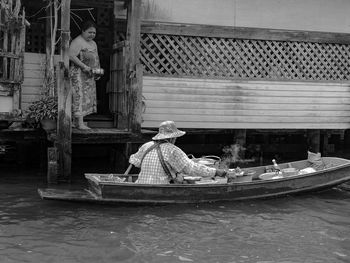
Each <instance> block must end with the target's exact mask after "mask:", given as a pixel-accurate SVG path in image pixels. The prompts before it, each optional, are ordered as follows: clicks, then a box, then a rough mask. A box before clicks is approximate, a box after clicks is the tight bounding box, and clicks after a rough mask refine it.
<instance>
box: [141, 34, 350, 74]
mask: <svg viewBox="0 0 350 263" xmlns="http://www.w3.org/2000/svg"><path fill="white" fill-rule="evenodd" d="M141 62H142V64H143V66H144V73H145V74H154V75H166V76H194V77H219V78H234V79H269V80H334V81H339V80H349V79H350V46H349V45H347V44H331V43H312V42H300V41H298V42H296V41H272V40H245V39H232V38H217V37H195V36H181V35H163V34H153V33H143V34H142V37H141Z"/></svg>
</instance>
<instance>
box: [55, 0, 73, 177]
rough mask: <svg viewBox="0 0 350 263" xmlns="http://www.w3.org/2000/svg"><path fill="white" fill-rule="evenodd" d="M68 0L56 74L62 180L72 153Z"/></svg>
mask: <svg viewBox="0 0 350 263" xmlns="http://www.w3.org/2000/svg"><path fill="white" fill-rule="evenodd" d="M70 4H71V1H70V0H62V6H61V59H60V63H59V75H58V78H59V79H58V84H59V85H58V87H57V88H58V127H57V148H58V151H59V169H60V172H59V175H60V179H61V180H62V181H66V182H68V181H70V179H71V178H70V177H71V155H72V122H71V116H72V111H71V105H72V93H71V88H70V79H69V53H68V52H69V39H70Z"/></svg>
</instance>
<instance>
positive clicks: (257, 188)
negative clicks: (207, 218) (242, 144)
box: [41, 157, 350, 203]
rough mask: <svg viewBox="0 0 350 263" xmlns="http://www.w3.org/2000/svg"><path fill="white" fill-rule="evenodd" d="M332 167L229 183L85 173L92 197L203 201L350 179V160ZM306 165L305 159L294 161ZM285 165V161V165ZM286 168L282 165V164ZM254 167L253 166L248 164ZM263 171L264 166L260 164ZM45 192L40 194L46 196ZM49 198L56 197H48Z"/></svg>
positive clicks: (305, 189) (295, 189)
mask: <svg viewBox="0 0 350 263" xmlns="http://www.w3.org/2000/svg"><path fill="white" fill-rule="evenodd" d="M324 160H325V161H326V162H328V163H334V166H333V167H330V168H327V169H324V170H321V171H317V172H314V173H310V174H305V175H298V176H291V177H286V178H281V179H274V180H253V181H251V182H243V183H229V184H180V185H177V184H168V185H147V184H135V183H132V182H123V183H113V182H103V181H99V180H97V179H96V177H95V176H93V175H91V174H90V175H89V174H87V175H86V178H87V180H88V183H89V189H88V191H87V192H84V194H89V199H90V201H92V200H94V201H101V202H116V203H203V202H218V201H235V200H247V199H259V198H271V197H279V196H283V195H292V194H299V193H305V192H312V191H320V190H323V189H327V188H332V187H334V186H336V185H339V184H342V183H344V182H346V181H349V180H350V161H349V160H346V159H341V158H332V157H324ZM292 165H293V167H298V166H299V167H303V166H305V161H299V162H294V163H292ZM282 166H283V165H282ZM282 168H283V167H282ZM249 169H252V168H249ZM256 170H257V171H260V172H261V173H262V172H263V170H264V167H257V168H256ZM44 195H45V194H43V193H42V194H41V196H42V197H43V198H45V196H44ZM46 199H54V198H48V197H47V196H46Z"/></svg>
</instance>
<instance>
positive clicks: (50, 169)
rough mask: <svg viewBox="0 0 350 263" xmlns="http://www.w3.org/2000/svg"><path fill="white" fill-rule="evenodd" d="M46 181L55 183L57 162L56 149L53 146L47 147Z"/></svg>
mask: <svg viewBox="0 0 350 263" xmlns="http://www.w3.org/2000/svg"><path fill="white" fill-rule="evenodd" d="M47 161H48V163H47V183H48V184H55V183H57V175H58V171H57V169H58V164H57V149H56V148H55V147H49V148H47Z"/></svg>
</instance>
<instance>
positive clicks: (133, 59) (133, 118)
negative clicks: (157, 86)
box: [125, 0, 142, 132]
mask: <svg viewBox="0 0 350 263" xmlns="http://www.w3.org/2000/svg"><path fill="white" fill-rule="evenodd" d="M140 17H141V1H139V0H129V1H128V3H127V29H126V40H127V41H129V44H130V45H129V50H128V51H129V52H126V54H127V55H126V58H125V63H126V72H127V74H126V89H128V90H129V91H130V93H129V94H130V96H129V103H130V106H129V109H130V111H129V118H130V121H129V125H130V130H131V131H132V132H140V130H141V114H142V65H141V64H140V45H141V41H140V40H141V18H140Z"/></svg>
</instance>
